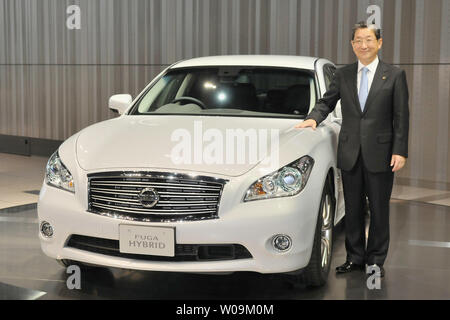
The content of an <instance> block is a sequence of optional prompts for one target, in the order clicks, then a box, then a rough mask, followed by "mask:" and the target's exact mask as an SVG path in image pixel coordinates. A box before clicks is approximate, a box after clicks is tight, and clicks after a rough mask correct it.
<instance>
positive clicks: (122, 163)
mask: <svg viewBox="0 0 450 320" xmlns="http://www.w3.org/2000/svg"><path fill="white" fill-rule="evenodd" d="M298 121H299V120H298V119H276V118H256V117H245V118H244V117H218V116H210V117H208V116H173V115H172V116H163V115H158V116H122V117H119V118H115V119H112V120H108V121H103V122H100V123H97V124H95V125H92V126H90V127H88V128H86V129H84V130H82V131H81V132H80V134H79V136H78V139H77V143H76V153H77V160H78V164H79V165H80V167H81V168H83V169H84V170H88V171H91V170H103V169H111V170H121V169H122V168H126V169H132V168H136V169H142V168H151V169H163V170H174V171H175V170H176V171H195V172H205V173H214V174H219V175H226V176H239V175H242V174H244V173H246V172H248V171H249V170H251V169H252V168H253V167H255V166H256V165H257V164H258V163H259V162H260V161H261V160H263V159H264V158H267V154H270V152H271V150H273V151H276V149H275V147H276V144H275V143H273V142H272V141H271V139H270V137H271V134H273V135H274V137H275V138H276V140H278V147H279V148H281V146H282V145H283V141H287V140H288V139H289V138H290V137H292V136H294V135H297V134H301V131H299V130H296V129H293V126H294V125H295V124H296V123H298ZM210 129H213V130H210ZM239 129H240V130H243V131H246V132H247V133H254V134H257V137H259V138H258V144H260V146H259V149H258V152H257V154H256V155H255V156H254V157H253V159H250V157H249V152H250V149H251V148H250V146H249V145H250V143H249V140H248V139H247V140H246V143H245V150H246V157H245V161H244V162H243V163H242V161H241V162H239V161H238V160H237V156H236V155H235V157H234V159H233V160H231V159H229V160H227V159H226V155H227V154H230V149H229V148H232V149H233V150H234V152H235V153H236V154H238V153H241V152H240V151H238V150H237V147H236V145H238V143H237V140H234V141H235V145H234V148H233V146H231V144H229V141H231V140H230V139H228V138H227V132H228V133H230V132H233V131H227V130H235V131H234V132H235V133H236V132H237V130H239ZM247 130H250V131H247ZM264 132H265V133H264ZM265 134H266V135H267V138H265ZM181 137H183V138H181ZM202 139H203V142H202ZM220 140H222V143H223V148H222V150H223V155H222V156H218V158H216V160H215V161H212V160H209V161H207V160H206V159H202V157H203V155H204V154H205V152H206V153H207V154H210V155H216V156H217V155H218V153H216V152H213V151H211V150H212V149H211V146H212V145H213V142H214V143H215V144H214V145H215V146H217V142H219V143H220ZM263 145H265V148H267V152H266V153H265V154H264V152H260V151H261V150H263V149H264V147H263ZM208 146H210V148H209V149H208ZM174 148H175V150H178V153H177V152H174ZM183 148H184V149H183ZM188 149H190V153H191V156H190V157H189V154H188V153H189V152H188V153H186V152H185V151H187V150H188ZM181 150H184V151H181ZM208 150H209V151H208ZM215 150H216V151H217V150H219V149H215ZM280 150H281V149H280ZM208 152H209V153H208ZM174 154H178V155H184V156H185V157H184V158H183V159H184V160H183V161H182V159H180V158H178V159H175V158H174V157H173V155H174ZM219 154H220V152H219ZM253 154H255V153H254V152H253ZM174 159H175V160H174ZM187 159H190V160H187ZM217 159H223V161H222V163H220V162H218V160H217ZM229 161H230V162H231V163H230V162H229ZM214 162H216V163H214Z"/></svg>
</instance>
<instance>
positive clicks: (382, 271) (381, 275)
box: [366, 264, 384, 278]
mask: <svg viewBox="0 0 450 320" xmlns="http://www.w3.org/2000/svg"><path fill="white" fill-rule="evenodd" d="M369 268H371V269H369ZM377 268H378V269H379V270H380V278H383V277H384V268H383V266H380V265H379V264H371V265H368V266H367V270H366V273H367V274H368V275H369V276H370V275H373V274H374V272H376V271H375V270H378V269H377ZM369 270H370V272H369Z"/></svg>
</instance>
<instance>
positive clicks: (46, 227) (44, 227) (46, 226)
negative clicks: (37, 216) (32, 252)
mask: <svg viewBox="0 0 450 320" xmlns="http://www.w3.org/2000/svg"><path fill="white" fill-rule="evenodd" d="M41 233H42V235H43V236H44V237H46V238H51V237H52V236H53V227H52V225H51V224H50V223H48V222H46V221H44V222H42V223H41Z"/></svg>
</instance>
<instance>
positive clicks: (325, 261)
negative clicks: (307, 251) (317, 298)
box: [300, 179, 336, 287]
mask: <svg viewBox="0 0 450 320" xmlns="http://www.w3.org/2000/svg"><path fill="white" fill-rule="evenodd" d="M330 180H331V179H327V182H326V183H325V186H324V188H323V191H322V198H321V200H320V207H319V212H318V218H317V224H316V230H315V233H314V242H313V248H312V253H311V259H310V260H309V263H308V266H307V267H306V268H305V270H304V272H303V273H302V274H301V276H300V278H301V279H300V280H301V281H302V282H303V283H304V284H306V285H308V286H314V287H317V286H322V285H324V284H325V283H326V281H327V278H328V273H329V272H330V265H331V253H332V250H333V226H334V211H335V206H336V201H335V198H334V195H333V192H332V188H331V181H330Z"/></svg>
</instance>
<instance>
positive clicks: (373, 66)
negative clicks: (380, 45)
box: [356, 56, 379, 94]
mask: <svg viewBox="0 0 450 320" xmlns="http://www.w3.org/2000/svg"><path fill="white" fill-rule="evenodd" d="M378 62H379V59H378V56H377V57H376V58H375V60H373V61H372V62H371V63H369V64H368V65H367V66H365V65H363V64H362V63H361V61H359V60H358V80H357V82H356V86H357V89H358V91H357V92H356V93H357V94H359V87H360V85H361V74H362V71H361V70H362V68H364V67H367V69H369V71H368V72H367V80H368V87H367V89H368V91H369V92H370V87H371V86H372V82H373V77H374V76H375V71H377V67H378Z"/></svg>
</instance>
